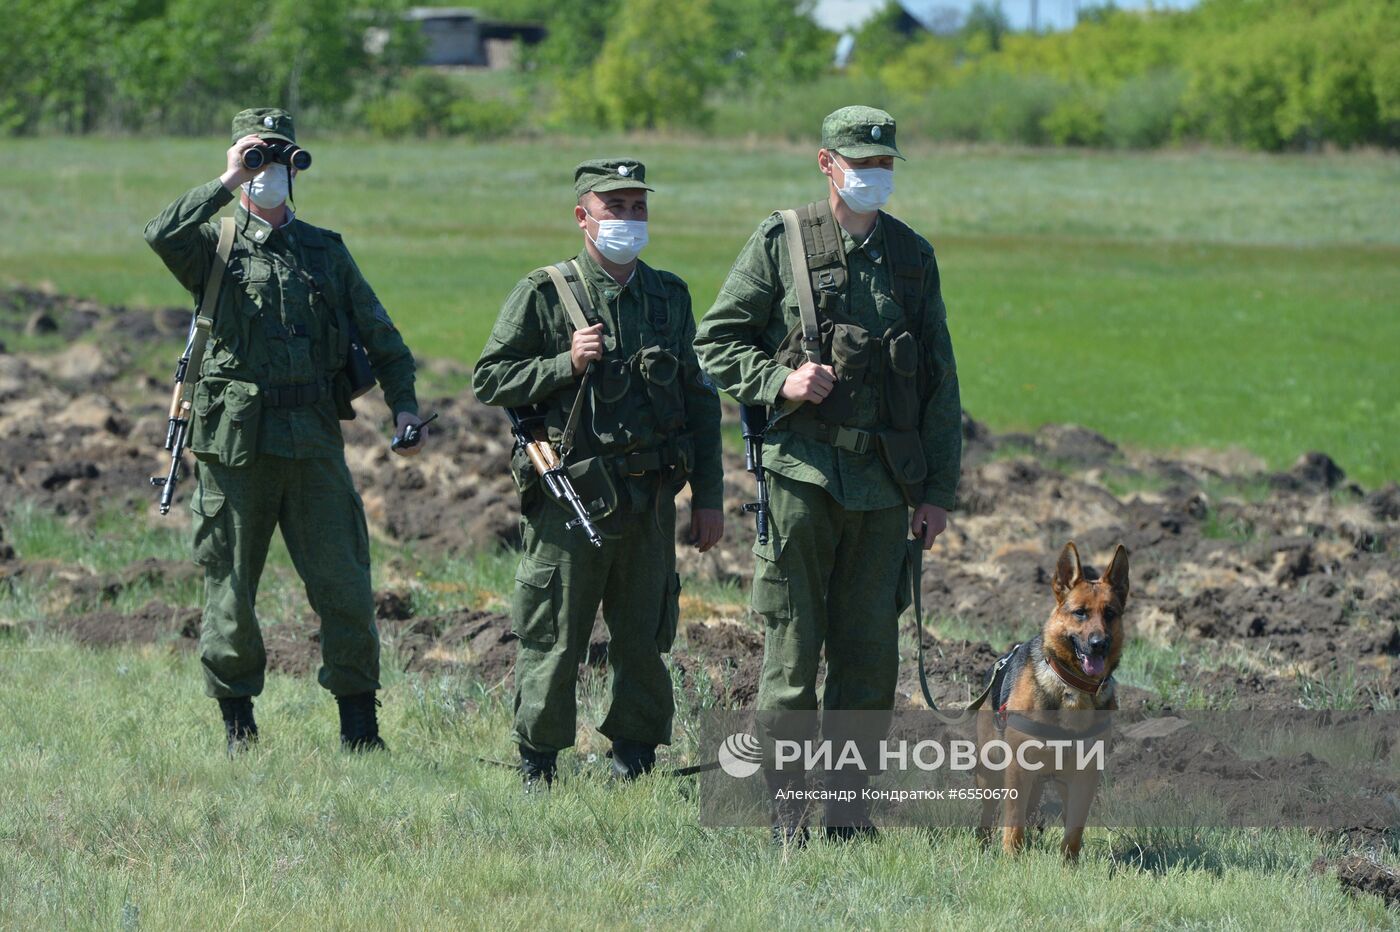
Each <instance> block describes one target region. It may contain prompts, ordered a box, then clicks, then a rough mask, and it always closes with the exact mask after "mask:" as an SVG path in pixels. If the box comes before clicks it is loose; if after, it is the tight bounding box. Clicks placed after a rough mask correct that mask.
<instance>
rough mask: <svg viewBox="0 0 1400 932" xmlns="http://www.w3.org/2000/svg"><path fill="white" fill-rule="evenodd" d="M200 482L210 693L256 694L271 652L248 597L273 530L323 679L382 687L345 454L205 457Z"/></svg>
mask: <svg viewBox="0 0 1400 932" xmlns="http://www.w3.org/2000/svg"><path fill="white" fill-rule="evenodd" d="M198 479H199V482H198V484H197V485H196V487H195V491H194V498H193V500H192V501H191V503H190V506H191V510H192V511H193V512H194V559H195V562H196V563H198V564H200V565H201V566H203V567H204V623H203V625H202V627H201V630H200V638H199V655H200V660H201V661H202V662H203V664H204V678H205V689H206V692H207V693H208V694H209V695H210V696H213V697H215V698H232V697H236V696H256V695H258V694H259V693H261V692H262V688H263V676H264V671H265V668H266V666H267V653H266V651H265V649H264V647H263V638H262V631H261V630H260V629H259V627H258V620H257V614H256V612H255V611H254V603H255V601H256V599H257V594H258V582H259V579H260V578H261V577H262V571H263V565H264V563H265V562H266V561H267V549H268V545H269V544H270V543H271V541H272V532H273V531H274V530H275V529H277V528H281V530H282V539H283V540H284V541H285V542H286V544H287V551H288V552H289V553H290V554H291V557H292V563H293V565H294V566H295V567H296V571H297V574H298V575H299V576H300V577H301V580H302V583H303V584H304V585H305V586H306V596H307V600H308V601H309V602H310V603H311V610H312V611H314V612H315V613H316V614H317V616H319V617H320V619H321V659H322V664H321V670H320V673H319V675H318V679H319V681H320V683H321V685H322V686H324V687H325V688H326V689H328V690H330V691H331V692H332V693H334V694H335V695H337V696H349V695H354V694H356V693H363V692H369V691H371V690H375V689H378V688H379V632H378V631H377V630H376V628H375V624H374V595H373V592H372V591H371V589H370V572H369V531H368V529H367V527H366V526H365V512H364V506H363V505H362V503H361V502H360V496H359V494H358V493H357V492H356V491H355V485H354V482H353V481H352V480H351V478H350V470H349V469H348V468H347V467H346V465H345V460H344V459H343V458H341V457H325V458H317V459H285V458H283V457H278V456H262V455H260V456H257V457H255V458H254V460H253V462H252V463H250V464H249V465H247V466H239V467H231V466H223V465H220V464H218V463H210V462H205V461H202V460H201V461H200V462H199V466H198Z"/></svg>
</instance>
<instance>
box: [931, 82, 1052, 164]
mask: <svg viewBox="0 0 1400 932" xmlns="http://www.w3.org/2000/svg"><path fill="white" fill-rule="evenodd" d="M1067 96H1068V92H1067V91H1066V90H1065V88H1064V86H1063V85H1061V84H1059V83H1058V82H1056V81H1054V80H1052V79H1050V78H1047V77H1044V76H1033V77H1025V76H1021V75H1014V74H998V73H996V72H987V73H984V74H975V75H972V76H971V77H969V78H967V79H966V80H964V81H962V82H961V83H958V84H955V85H953V86H951V87H940V88H935V89H934V90H932V91H930V92H929V94H928V95H927V97H925V98H924V100H923V101H922V104H921V105H920V107H919V109H918V122H919V123H920V124H922V126H923V127H924V129H925V132H926V134H927V135H928V136H930V137H932V138H933V139H937V140H942V141H948V140H961V141H966V142H997V143H1008V144H1021V145H1031V146H1033V145H1042V144H1044V143H1046V142H1048V141H1049V138H1048V136H1047V133H1046V128H1045V120H1046V118H1047V117H1048V116H1049V115H1050V114H1051V113H1052V112H1054V110H1055V107H1056V106H1057V105H1058V104H1060V103H1061V102H1062V101H1063V100H1064V99H1065V98H1066V97H1067Z"/></svg>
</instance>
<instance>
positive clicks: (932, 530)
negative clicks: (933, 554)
mask: <svg viewBox="0 0 1400 932" xmlns="http://www.w3.org/2000/svg"><path fill="white" fill-rule="evenodd" d="M947 527H948V512H946V511H944V510H943V509H942V508H939V507H938V506H937V505H920V506H919V507H918V508H915V509H914V517H913V518H911V519H909V534H910V535H911V536H913V537H922V538H923V540H924V549H925V550H932V549H933V542H934V540H936V539H937V538H938V535H939V534H942V533H943V531H944V529H945V528H947Z"/></svg>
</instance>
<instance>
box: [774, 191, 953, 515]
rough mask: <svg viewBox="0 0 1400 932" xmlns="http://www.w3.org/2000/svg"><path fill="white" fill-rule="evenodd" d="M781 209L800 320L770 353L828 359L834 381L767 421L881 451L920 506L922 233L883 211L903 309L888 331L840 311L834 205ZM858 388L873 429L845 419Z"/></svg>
mask: <svg viewBox="0 0 1400 932" xmlns="http://www.w3.org/2000/svg"><path fill="white" fill-rule="evenodd" d="M785 214H786V216H784V215H785ZM794 215H795V216H794ZM779 216H780V217H782V218H783V222H784V226H785V227H786V228H787V232H788V236H787V247H788V250H789V259H790V261H791V265H792V271H793V288H794V290H796V291H797V294H798V303H799V308H800V309H801V312H802V316H803V320H801V321H800V322H799V323H798V324H797V326H795V327H794V328H793V329H792V330H791V331H789V333H788V335H787V337H786V338H785V339H784V340H783V342H782V344H781V345H780V346H779V348H778V351H777V352H776V353H775V354H774V358H775V360H776V361H778V362H780V363H782V364H783V365H785V366H788V367H790V368H793V369H796V368H798V367H800V366H801V365H802V364H803V363H805V362H808V361H814V362H821V363H824V364H826V365H830V366H831V367H832V368H833V369H834V370H835V371H836V386H835V388H834V389H833V390H832V392H831V394H830V395H828V396H827V397H826V399H825V400H823V401H822V403H821V404H819V405H811V404H804V405H800V406H799V407H796V408H793V409H791V410H789V411H788V412H786V413H784V414H782V415H780V419H779V420H777V421H776V423H775V424H774V425H773V429H774V430H791V431H792V432H793V433H798V434H802V435H804V436H807V437H812V438H814V439H817V440H820V441H823V442H826V443H830V444H832V445H833V446H836V447H839V448H841V449H845V450H849V451H851V452H855V453H861V454H863V453H867V452H871V451H873V450H874V451H878V452H879V454H880V456H881V459H882V460H883V462H884V463H885V466H886V467H887V468H888V469H889V471H890V475H891V476H892V477H893V478H894V480H895V482H896V483H897V484H898V485H899V486H900V489H901V490H902V491H903V492H904V496H905V500H906V501H907V502H908V503H909V504H910V505H911V506H913V505H916V504H918V502H919V501H920V500H921V499H922V495H923V482H924V479H925V478H926V477H927V475H928V464H927V462H926V460H925V457H924V452H923V443H922V440H921V438H920V434H919V422H920V419H921V415H922V413H923V401H924V399H925V398H926V397H927V394H928V385H929V376H930V373H929V371H928V368H927V366H926V365H925V364H924V362H923V360H924V358H925V357H926V355H927V350H926V348H925V347H923V346H921V344H920V340H919V334H920V332H921V326H920V324H921V322H922V320H923V315H924V312H925V308H924V303H925V302H924V284H923V283H924V265H923V261H922V258H921V256H920V249H919V241H918V238H917V236H916V235H915V233H914V231H913V230H911V229H910V228H909V227H908V226H906V225H905V224H904V223H902V222H900V221H899V220H896V219H895V218H894V217H891V216H890V215H889V214H886V213H883V212H882V213H881V214H880V223H881V224H883V226H884V231H885V249H886V259H887V261H888V262H889V267H890V271H891V273H892V274H891V279H892V284H893V291H894V299H895V302H896V304H897V305H898V306H899V309H900V312H901V314H900V317H899V319H898V320H896V321H894V323H893V324H891V325H890V326H889V327H887V328H886V329H885V332H884V333H872V332H870V331H869V330H867V329H866V328H865V327H864V326H862V325H861V324H860V323H858V322H857V321H856V320H855V319H854V318H853V317H851V316H850V315H849V314H848V313H847V311H846V308H847V306H848V300H849V293H848V292H849V275H848V273H847V269H846V251H845V248H844V246H843V244H842V241H841V231H840V229H839V228H838V227H837V224H836V219H835V217H833V216H832V213H831V205H830V204H828V203H827V202H826V201H815V202H813V203H811V204H808V205H807V206H806V207H803V208H801V209H799V210H797V211H780V212H779ZM794 226H795V227H796V232H797V233H798V235H797V236H794V235H793V233H794V229H793V227H794ZM799 249H800V250H801V251H800V252H798V251H797V250H799ZM807 285H810V297H809V294H808V292H807V287H806V286H807ZM809 303H810V307H808V305H809ZM809 318H810V319H809ZM864 392H871V393H873V394H874V395H875V396H876V398H877V400H878V414H877V415H876V424H875V426H874V427H873V429H872V428H870V427H869V425H854V424H852V423H850V422H851V420H852V418H853V417H854V416H855V415H856V414H857V407H858V402H859V400H860V397H861V395H862V393H864Z"/></svg>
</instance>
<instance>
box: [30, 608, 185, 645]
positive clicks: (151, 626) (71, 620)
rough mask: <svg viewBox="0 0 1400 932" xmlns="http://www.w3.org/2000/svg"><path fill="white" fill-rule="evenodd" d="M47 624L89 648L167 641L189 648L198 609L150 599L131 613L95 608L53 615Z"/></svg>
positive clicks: (50, 628)
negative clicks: (95, 610)
mask: <svg viewBox="0 0 1400 932" xmlns="http://www.w3.org/2000/svg"><path fill="white" fill-rule="evenodd" d="M47 626H48V628H49V630H52V631H57V632H60V633H62V634H64V635H67V636H68V637H70V638H72V639H73V640H75V641H77V642H78V643H79V644H87V645H89V646H91V647H112V646H115V645H119V644H120V645H132V644H161V643H167V642H168V643H171V644H173V645H174V646H176V647H177V648H179V649H181V650H188V649H191V648H192V647H193V645H194V643H195V641H196V640H198V638H199V609H197V608H189V607H184V608H179V607H175V606H171V605H166V604H165V603H163V602H149V603H147V604H146V605H145V606H144V607H142V608H141V609H140V610H139V611H137V612H134V613H131V614H122V613H120V612H114V611H97V612H86V613H83V614H81V615H55V616H54V617H53V618H51V619H50V620H49V621H48V623H47Z"/></svg>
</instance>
